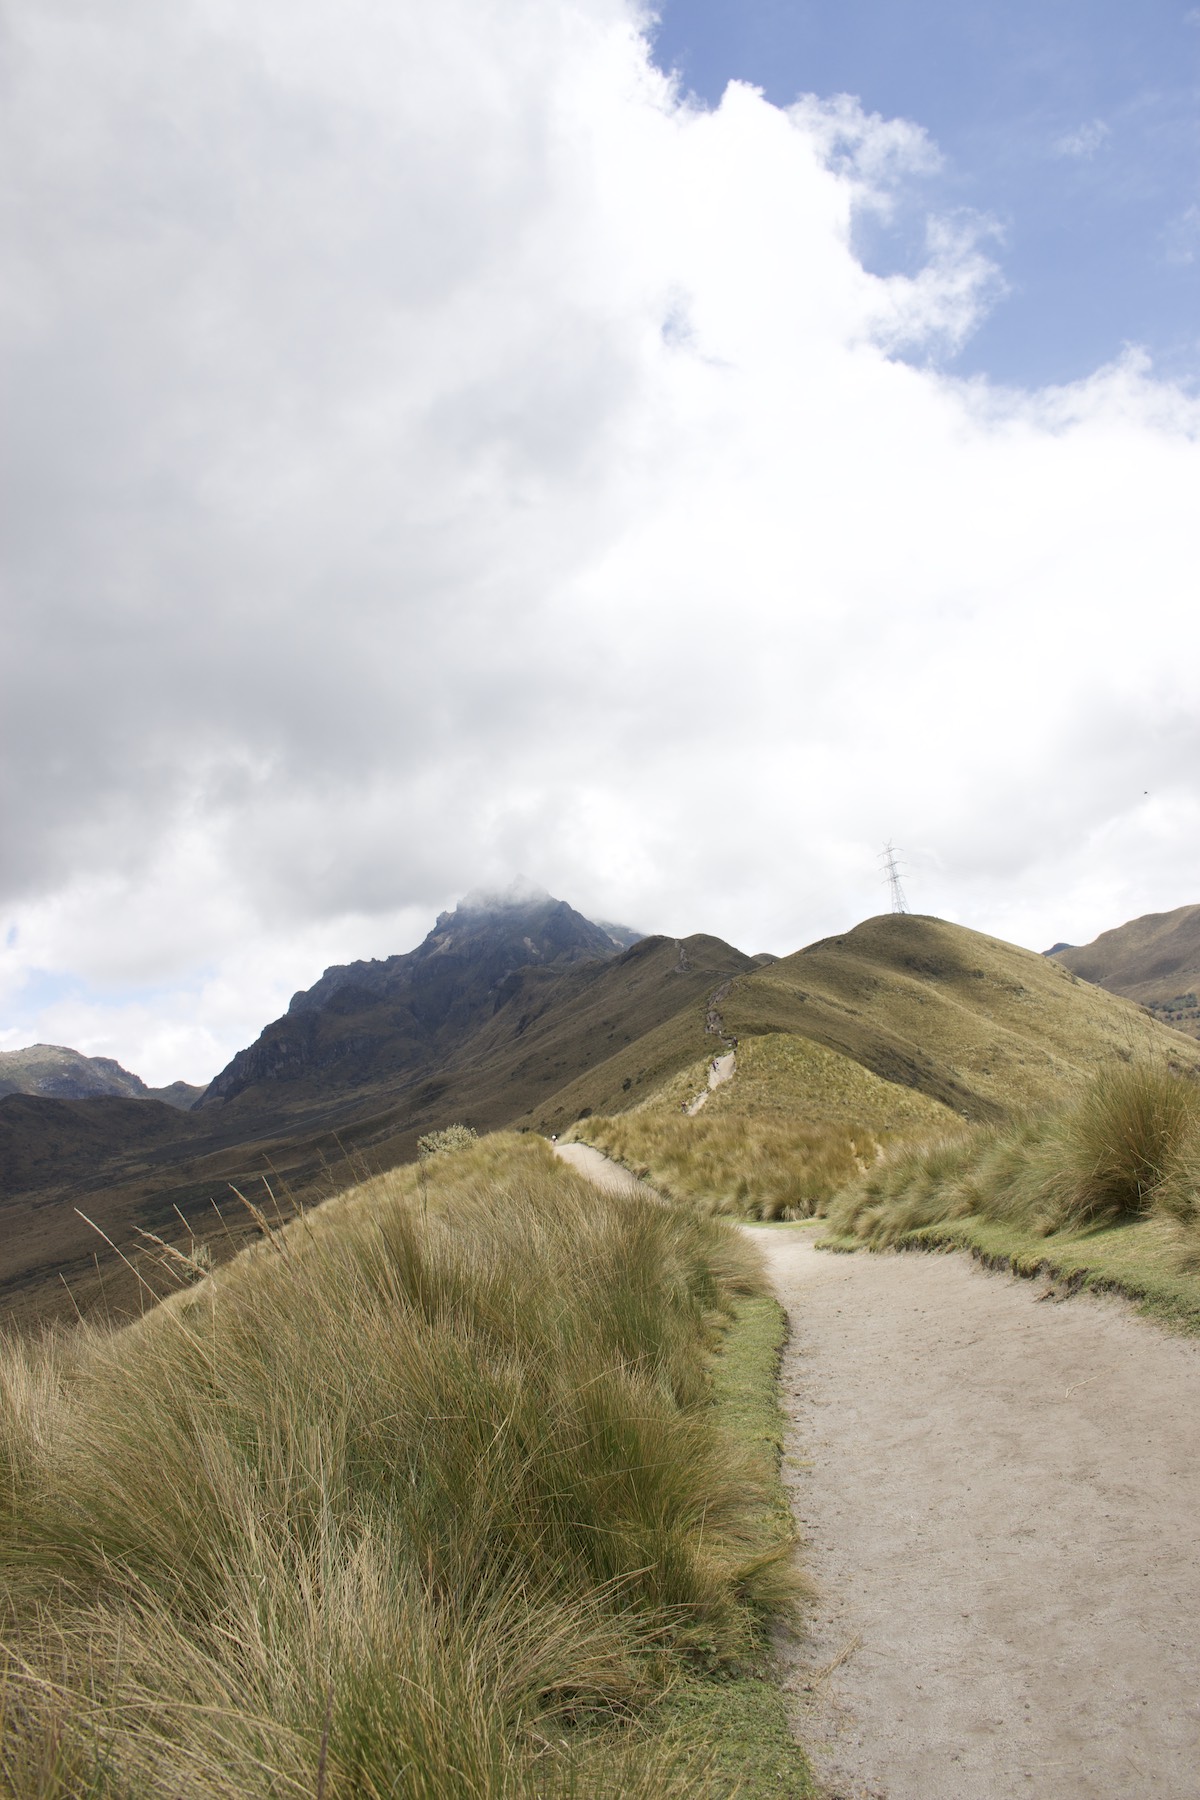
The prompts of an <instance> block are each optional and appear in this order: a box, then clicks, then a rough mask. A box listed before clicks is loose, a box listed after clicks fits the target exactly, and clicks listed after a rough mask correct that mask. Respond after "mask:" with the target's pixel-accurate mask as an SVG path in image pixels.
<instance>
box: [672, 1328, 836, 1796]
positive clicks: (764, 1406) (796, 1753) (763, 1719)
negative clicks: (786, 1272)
mask: <svg viewBox="0 0 1200 1800" xmlns="http://www.w3.org/2000/svg"><path fill="white" fill-rule="evenodd" d="M786 1337H787V1315H786V1313H785V1312H784V1310H783V1308H782V1307H781V1306H780V1305H779V1303H778V1301H777V1300H774V1299H761V1300H741V1301H739V1302H737V1305H736V1309H735V1314H734V1319H733V1323H732V1325H731V1326H730V1328H729V1330H728V1331H727V1333H726V1335H725V1337H724V1339H723V1341H722V1345H721V1349H720V1351H719V1353H718V1354H717V1356H716V1357H715V1358H714V1363H713V1403H714V1405H715V1406H716V1408H717V1412H718V1416H719V1418H720V1421H721V1423H722V1425H723V1426H724V1428H725V1429H726V1430H727V1431H729V1432H730V1433H731V1434H733V1435H734V1436H736V1437H737V1438H738V1439H739V1441H740V1442H741V1443H742V1444H743V1445H744V1446H745V1447H746V1448H747V1449H748V1450H750V1452H751V1453H752V1455H753V1456H754V1459H755V1461H756V1462H757V1463H758V1466H759V1471H760V1477H761V1486H760V1489H759V1495H758V1497H757V1499H756V1502H755V1509H754V1517H753V1518H752V1519H751V1520H750V1521H749V1523H750V1525H751V1528H752V1530H753V1531H754V1533H755V1535H756V1537H757V1538H758V1539H759V1541H760V1542H761V1545H762V1549H763V1551H764V1552H768V1551H770V1550H771V1549H773V1548H774V1547H775V1546H777V1545H779V1544H781V1543H790V1542H791V1540H792V1537H793V1534H794V1527H793V1523H792V1514H791V1508H790V1507H789V1505H788V1500H787V1493H786V1491H785V1489H784V1485H783V1480H782V1476H781V1474H780V1463H781V1460H782V1454H783V1435H784V1428H785V1420H784V1416H783V1412H782V1410H781V1408H780V1404H779V1387H778V1376H779V1359H780V1355H781V1353H782V1350H783V1345H784V1342H785V1340H786ZM646 1723H647V1725H648V1727H649V1729H650V1730H651V1731H662V1732H663V1733H664V1735H665V1736H666V1737H667V1738H668V1739H669V1740H674V1741H676V1742H678V1743H680V1744H686V1745H688V1746H692V1745H695V1746H697V1747H698V1748H699V1747H703V1752H704V1755H705V1763H706V1766H705V1777H706V1779H705V1782H704V1789H703V1791H704V1793H705V1794H706V1795H708V1796H712V1800H721V1797H723V1796H725V1795H729V1796H733V1795H735V1794H736V1795H738V1796H739V1800H768V1796H770V1797H771V1800H784V1797H787V1800H791V1797H792V1796H794V1797H795V1800H807V1797H809V1796H816V1794H817V1791H818V1790H817V1788H816V1785H815V1783H814V1781H813V1776H812V1771H811V1769H810V1767H809V1764H808V1759H807V1758H806V1756H805V1754H804V1752H803V1750H802V1749H801V1748H800V1746H799V1745H798V1744H797V1743H796V1742H795V1741H794V1740H793V1737H792V1734H791V1730H790V1728H789V1725H788V1716H787V1706H786V1702H785V1700H784V1696H783V1692H782V1690H781V1688H780V1686H779V1684H778V1681H777V1679H776V1677H775V1670H774V1662H773V1658H772V1656H771V1652H770V1647H769V1645H768V1643H767V1640H766V1637H765V1635H764V1636H763V1637H762V1639H761V1641H760V1645H759V1652H758V1655H757V1656H756V1657H755V1658H754V1659H753V1661H751V1662H748V1663H747V1664H746V1666H745V1667H744V1668H743V1669H741V1670H739V1671H738V1672H737V1673H735V1674H732V1675H731V1674H729V1673H728V1672H727V1673H725V1674H724V1675H723V1676H722V1675H713V1676H710V1677H707V1678H705V1677H696V1676H693V1677H690V1678H688V1679H687V1680H685V1681H683V1682H681V1683H680V1684H678V1685H677V1686H676V1687H674V1688H673V1689H672V1690H671V1692H670V1694H669V1695H668V1697H667V1698H666V1699H665V1700H664V1701H662V1702H660V1704H659V1705H658V1706H657V1707H656V1708H654V1710H653V1713H652V1715H651V1717H650V1718H648V1719H647V1721H646ZM709 1759H711V1760H709Z"/></svg>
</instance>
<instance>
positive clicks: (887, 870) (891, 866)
mask: <svg viewBox="0 0 1200 1800" xmlns="http://www.w3.org/2000/svg"><path fill="white" fill-rule="evenodd" d="M879 860H880V861H881V862H882V864H883V872H884V877H885V879H886V881H887V884H888V886H889V887H890V888H891V890H892V911H893V912H894V913H906V912H907V911H908V901H907V900H906V899H905V898H904V889H903V888H902V887H901V885H900V865H899V863H898V862H897V861H896V850H895V846H894V845H893V843H892V840H891V838H889V839H888V841H887V843H886V844H885V845H884V846H883V850H882V851H881V853H880V859H879Z"/></svg>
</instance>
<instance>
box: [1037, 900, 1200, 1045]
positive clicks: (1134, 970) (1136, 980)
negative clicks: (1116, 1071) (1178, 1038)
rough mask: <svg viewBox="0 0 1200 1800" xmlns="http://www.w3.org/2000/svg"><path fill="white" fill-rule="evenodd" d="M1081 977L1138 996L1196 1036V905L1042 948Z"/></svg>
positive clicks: (1199, 947)
mask: <svg viewBox="0 0 1200 1800" xmlns="http://www.w3.org/2000/svg"><path fill="white" fill-rule="evenodd" d="M1047 954H1048V955H1050V956H1051V957H1053V959H1054V961H1055V962H1060V963H1062V965H1063V967H1064V968H1066V969H1070V970H1071V972H1072V973H1073V974H1075V975H1078V976H1080V977H1081V978H1082V979H1083V980H1084V981H1091V982H1094V983H1095V984H1096V986H1097V987H1102V988H1107V989H1108V991H1109V993H1111V994H1121V995H1124V997H1125V998H1126V999H1128V1000H1138V1001H1140V1002H1141V1004H1142V1005H1143V1006H1148V1007H1149V1008H1150V1010H1151V1012H1153V1013H1154V1015H1155V1016H1156V1018H1158V1019H1160V1020H1161V1021H1162V1022H1163V1024H1165V1025H1173V1026H1175V1027H1176V1028H1177V1029H1178V1030H1180V1031H1186V1032H1187V1033H1188V1034H1189V1035H1190V1036H1191V1037H1200V906H1177V907H1176V908H1175V911H1174V912H1168V913H1146V914H1145V915H1144V916H1143V917H1142V918H1140V919H1131V920H1130V921H1129V923H1128V924H1127V925H1118V926H1117V927H1116V928H1115V929H1114V930H1112V931H1102V932H1101V934H1100V936H1099V937H1098V938H1097V939H1096V940H1095V942H1094V943H1091V944H1083V945H1075V944H1061V945H1058V946H1057V947H1056V948H1055V949H1054V950H1051V951H1049V952H1048V953H1047Z"/></svg>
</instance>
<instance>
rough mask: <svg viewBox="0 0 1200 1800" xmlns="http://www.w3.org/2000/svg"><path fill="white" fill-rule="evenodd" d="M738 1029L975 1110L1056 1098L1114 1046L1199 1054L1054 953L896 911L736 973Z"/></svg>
mask: <svg viewBox="0 0 1200 1800" xmlns="http://www.w3.org/2000/svg"><path fill="white" fill-rule="evenodd" d="M723 1011H724V1017H725V1022H726V1028H727V1029H728V1030H730V1031H732V1032H734V1033H736V1034H737V1035H738V1036H745V1035H746V1034H748V1033H762V1032H769V1031H786V1032H791V1033H795V1034H797V1035H799V1036H802V1037H806V1038H810V1039H812V1040H813V1041H815V1042H816V1043H819V1044H824V1045H825V1046H826V1047H827V1048H828V1049H831V1050H836V1051H838V1052H839V1053H841V1054H842V1055H846V1056H850V1057H852V1058H854V1060H855V1061H857V1062H860V1063H861V1064H862V1065H863V1067H864V1068H867V1069H869V1070H871V1072H872V1073H873V1074H876V1075H879V1076H882V1077H883V1078H884V1079H885V1080H889V1081H897V1082H901V1083H903V1084H905V1085H907V1086H910V1087H915V1088H917V1089H919V1090H920V1091H921V1092H922V1093H925V1094H927V1095H929V1096H930V1097H931V1098H933V1099H935V1100H940V1101H941V1102H942V1103H943V1104H944V1105H946V1106H948V1107H950V1108H951V1109H952V1110H953V1111H954V1112H957V1113H959V1114H960V1115H965V1116H966V1117H968V1118H970V1119H972V1120H988V1119H991V1120H999V1119H1002V1118H1004V1117H1007V1116H1010V1115H1012V1114H1013V1113H1015V1112H1018V1111H1021V1110H1023V1109H1024V1108H1027V1107H1030V1106H1037V1105H1041V1104H1043V1103H1044V1102H1046V1101H1049V1100H1051V1099H1053V1098H1055V1097H1056V1096H1060V1095H1061V1094H1063V1093H1064V1092H1066V1090H1067V1089H1068V1088H1069V1087H1070V1086H1071V1085H1072V1083H1073V1082H1074V1081H1075V1080H1076V1079H1077V1078H1078V1076H1079V1074H1080V1073H1081V1072H1083V1071H1085V1070H1087V1069H1089V1068H1092V1067H1094V1066H1096V1065H1097V1064H1099V1063H1102V1062H1105V1061H1107V1060H1110V1059H1111V1058H1112V1057H1113V1056H1114V1055H1123V1054H1124V1055H1127V1054H1129V1053H1130V1052H1131V1051H1133V1050H1135V1049H1136V1050H1139V1051H1141V1050H1145V1051H1147V1052H1148V1051H1149V1050H1150V1049H1151V1048H1152V1047H1153V1046H1155V1045H1157V1046H1160V1048H1161V1053H1162V1054H1164V1055H1167V1056H1170V1057H1173V1058H1174V1059H1175V1060H1176V1061H1178V1063H1179V1064H1180V1066H1181V1067H1187V1068H1192V1069H1198V1070H1200V1052H1197V1051H1196V1049H1195V1048H1194V1047H1193V1046H1192V1045H1190V1044H1187V1043H1184V1042H1183V1041H1182V1040H1181V1039H1180V1038H1179V1036H1178V1035H1177V1034H1175V1033H1169V1032H1166V1031H1165V1030H1164V1029H1163V1028H1162V1027H1160V1026H1157V1025H1155V1024H1154V1022H1153V1021H1151V1020H1149V1019H1147V1018H1146V1017H1145V1015H1144V1014H1142V1013H1140V1012H1139V1011H1138V1009H1137V1008H1136V1007H1134V1006H1132V1005H1131V1004H1130V1003H1129V1002H1127V1001H1125V1000H1121V999H1118V998H1117V997H1115V996H1113V995H1110V994H1107V993H1104V992H1102V991H1101V990H1098V989H1096V988H1093V987H1088V986H1085V985H1084V984H1082V983H1081V982H1079V981H1078V979H1076V978H1074V977H1073V976H1072V974H1071V972H1070V971H1069V970H1067V969H1064V968H1061V967H1060V966H1059V965H1058V964H1057V963H1056V962H1054V961H1052V960H1050V959H1048V958H1046V957H1043V956H1037V955H1035V954H1034V953H1033V952H1032V951H1028V950H1022V949H1019V948H1018V947H1017V946H1016V945H1015V944H1005V943H1002V942H1001V941H1000V940H999V939H997V938H990V937H985V936H984V935H983V934H982V933H980V932H977V931H969V930H968V929H967V928H966V927H965V926H962V925H950V924H947V923H946V922H945V921H944V920H941V919H930V918H923V917H919V916H913V915H907V914H901V915H894V914H889V915H885V916H883V917H880V918H876V919H868V920H867V921H866V922H865V923H864V924H862V925H859V926H857V927H856V928H855V929H854V930H853V931H849V932H847V933H846V934H845V935H844V936H842V937H835V938H826V939H823V940H822V941H821V942H820V943H818V944H813V945H812V946H810V948H808V949H807V950H801V951H799V952H797V954H796V955H794V956H787V957H784V958H783V959H782V960H781V961H780V962H777V963H773V964H772V965H771V967H770V968H768V969H764V970H762V971H761V972H760V973H758V974H754V975H750V976H747V977H745V978H744V979H741V980H738V981H736V982H735V983H734V985H733V987H732V989H731V991H730V993H729V995H728V998H727V999H726V1001H725V1003H724V1008H723Z"/></svg>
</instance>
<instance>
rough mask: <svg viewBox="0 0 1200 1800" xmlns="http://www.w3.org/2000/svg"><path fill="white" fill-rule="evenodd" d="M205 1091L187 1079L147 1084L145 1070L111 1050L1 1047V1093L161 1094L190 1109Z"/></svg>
mask: <svg viewBox="0 0 1200 1800" xmlns="http://www.w3.org/2000/svg"><path fill="white" fill-rule="evenodd" d="M203 1092H204V1089H203V1088H201V1087H193V1086H191V1085H190V1084H189V1083H188V1082H186V1081H173V1082H171V1084H170V1085H169V1086H168V1087H161V1088H152V1087H147V1085H146V1083H145V1082H144V1081H143V1080H142V1078H141V1076H140V1075H135V1074H133V1073H132V1071H131V1070H129V1069H124V1068H122V1067H121V1064H120V1063H119V1062H117V1061H116V1060H115V1059H114V1058H113V1057H111V1056H85V1055H84V1054H83V1052H82V1051H80V1050H71V1049H69V1048H68V1047H67V1045H65V1044H29V1045H28V1046H27V1047H26V1048H25V1049H23V1050H3V1051H0V1098H3V1096H4V1095H6V1094H37V1095H40V1096H42V1097H43V1098H45V1099H49V1100H93V1099H98V1098H101V1097H111V1098H116V1099H122V1100H162V1101H165V1103H166V1104H167V1105H168V1106H175V1107H178V1108H179V1109H180V1110H181V1111H183V1112H186V1111H187V1110H188V1109H189V1107H191V1105H192V1104H193V1102H194V1101H196V1100H198V1099H199V1098H200V1095H201V1094H202V1093H203Z"/></svg>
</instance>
